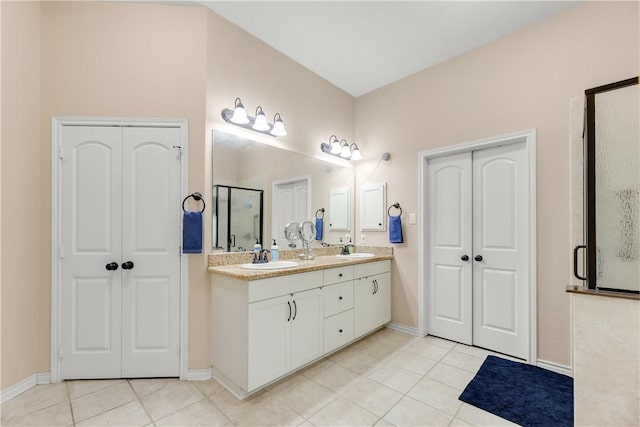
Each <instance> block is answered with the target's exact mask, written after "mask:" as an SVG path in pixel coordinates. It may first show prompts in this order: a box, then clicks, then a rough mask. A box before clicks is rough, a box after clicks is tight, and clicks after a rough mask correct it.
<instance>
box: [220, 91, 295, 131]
mask: <svg viewBox="0 0 640 427" xmlns="http://www.w3.org/2000/svg"><path fill="white" fill-rule="evenodd" d="M222 118H223V119H224V121H225V122H228V123H233V124H234V125H237V126H240V127H243V128H245V129H251V130H255V131H257V132H261V133H264V134H267V135H273V136H285V135H286V134H287V131H286V130H285V128H284V122H283V121H282V118H281V117H280V113H276V114H275V116H273V124H270V123H269V122H268V121H267V116H266V115H265V114H264V111H263V110H262V107H261V106H259V105H258V107H257V108H256V116H255V118H254V117H251V116H248V115H247V110H245V109H244V105H242V101H241V100H240V98H236V100H235V102H234V103H233V110H230V109H229V108H225V109H224V110H222Z"/></svg>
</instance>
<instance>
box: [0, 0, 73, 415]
mask: <svg viewBox="0 0 640 427" xmlns="http://www.w3.org/2000/svg"><path fill="white" fill-rule="evenodd" d="M0 1H1V0H0ZM35 387H38V385H36V386H35ZM19 398H20V395H18V396H16V397H15V399H19ZM12 400H13V399H12ZM8 402H11V400H10V401H8ZM8 402H5V403H8ZM65 402H68V403H71V400H70V399H69V395H68V393H67V399H66V400H62V401H60V402H56V403H52V404H47V406H43V407H40V408H37V409H35V410H33V411H31V412H26V413H24V414H21V415H18V416H15V417H12V418H9V419H4V418H3V417H2V415H1V414H2V410H1V409H0V425H3V424H5V423H7V422H9V421H11V420H15V419H17V418H22V417H25V416H27V415H32V414H35V413H36V412H40V411H42V410H44V409H50V408H53V407H54V406H56V405H60V404H61V403H65ZM2 406H4V404H3V405H2Z"/></svg>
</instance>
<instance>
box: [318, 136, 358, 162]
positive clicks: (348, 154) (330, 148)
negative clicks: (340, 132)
mask: <svg viewBox="0 0 640 427" xmlns="http://www.w3.org/2000/svg"><path fill="white" fill-rule="evenodd" d="M320 150H322V152H323V153H327V154H331V155H333V156H337V157H341V158H343V159H347V160H360V159H362V154H360V149H359V148H358V146H357V145H356V143H355V142H354V143H352V144H349V143H348V142H347V141H346V140H345V139H342V140H338V137H337V136H335V135H331V136H330V137H329V142H323V143H321V144H320Z"/></svg>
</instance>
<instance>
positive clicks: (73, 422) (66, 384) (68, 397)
mask: <svg viewBox="0 0 640 427" xmlns="http://www.w3.org/2000/svg"><path fill="white" fill-rule="evenodd" d="M69 387H70V383H69V382H68V381H65V382H64V389H65V391H66V392H67V402H68V403H69V412H70V413H71V423H72V424H73V426H74V427H75V425H76V418H75V415H74V414H73V405H72V404H71V391H70V390H69Z"/></svg>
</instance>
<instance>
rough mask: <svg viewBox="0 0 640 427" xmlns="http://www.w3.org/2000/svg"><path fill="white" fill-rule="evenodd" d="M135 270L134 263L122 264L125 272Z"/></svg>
mask: <svg viewBox="0 0 640 427" xmlns="http://www.w3.org/2000/svg"><path fill="white" fill-rule="evenodd" d="M132 268H133V262H132V261H127V262H123V263H122V269H123V270H131V269H132Z"/></svg>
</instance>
